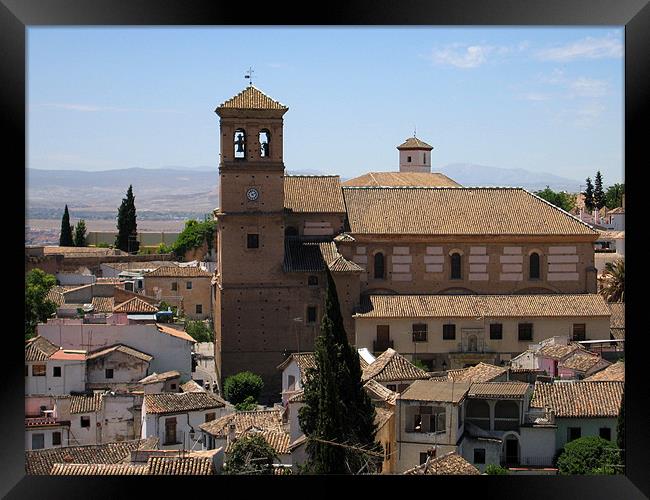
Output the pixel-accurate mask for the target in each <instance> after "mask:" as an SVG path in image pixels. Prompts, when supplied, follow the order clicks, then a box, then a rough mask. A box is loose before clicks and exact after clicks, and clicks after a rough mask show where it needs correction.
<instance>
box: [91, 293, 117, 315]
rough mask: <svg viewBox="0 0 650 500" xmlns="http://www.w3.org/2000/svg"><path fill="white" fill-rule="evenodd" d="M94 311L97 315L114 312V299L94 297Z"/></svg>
mask: <svg viewBox="0 0 650 500" xmlns="http://www.w3.org/2000/svg"><path fill="white" fill-rule="evenodd" d="M92 305H93V309H94V311H95V312H97V313H110V312H113V308H114V307H115V298H114V297H93V300H92Z"/></svg>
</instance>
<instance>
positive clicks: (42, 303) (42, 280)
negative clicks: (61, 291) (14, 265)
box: [25, 269, 56, 339]
mask: <svg viewBox="0 0 650 500" xmlns="http://www.w3.org/2000/svg"><path fill="white" fill-rule="evenodd" d="M54 285H56V278H55V277H54V276H52V275H51V274H46V273H44V272H43V271H41V270H40V269H32V270H31V271H29V272H28V273H27V277H26V280H25V338H26V339H28V338H31V337H33V336H34V335H36V325H37V324H38V323H43V322H45V321H47V319H48V318H49V317H51V316H52V314H54V313H55V312H56V304H55V303H54V302H52V301H51V300H47V298H46V297H47V294H48V292H49V291H50V289H51V288H52V287H53V286H54Z"/></svg>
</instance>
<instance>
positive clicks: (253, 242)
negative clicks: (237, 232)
mask: <svg viewBox="0 0 650 500" xmlns="http://www.w3.org/2000/svg"><path fill="white" fill-rule="evenodd" d="M259 247H260V235H259V234H247V235H246V248H259Z"/></svg>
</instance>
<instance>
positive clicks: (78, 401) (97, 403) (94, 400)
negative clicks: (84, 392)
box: [70, 393, 104, 414]
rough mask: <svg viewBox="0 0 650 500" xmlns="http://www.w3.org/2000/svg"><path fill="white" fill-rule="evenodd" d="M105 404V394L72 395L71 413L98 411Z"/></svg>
mask: <svg viewBox="0 0 650 500" xmlns="http://www.w3.org/2000/svg"><path fill="white" fill-rule="evenodd" d="M103 405H104V395H103V394H99V393H95V394H92V395H90V396H70V413H72V414H76V413H97V412H99V411H101V410H102V406H103Z"/></svg>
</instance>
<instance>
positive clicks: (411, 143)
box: [397, 136, 433, 151]
mask: <svg viewBox="0 0 650 500" xmlns="http://www.w3.org/2000/svg"><path fill="white" fill-rule="evenodd" d="M397 149H426V150H428V151H431V150H432V149H433V146H430V145H429V144H427V143H426V142H424V141H423V140H420V139H418V138H417V137H415V136H413V137H409V138H408V139H406V141H404V142H403V143H402V144H400V145H399V146H397Z"/></svg>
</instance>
